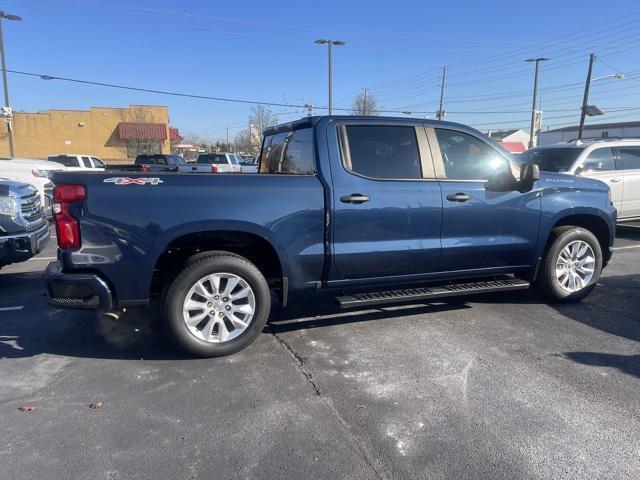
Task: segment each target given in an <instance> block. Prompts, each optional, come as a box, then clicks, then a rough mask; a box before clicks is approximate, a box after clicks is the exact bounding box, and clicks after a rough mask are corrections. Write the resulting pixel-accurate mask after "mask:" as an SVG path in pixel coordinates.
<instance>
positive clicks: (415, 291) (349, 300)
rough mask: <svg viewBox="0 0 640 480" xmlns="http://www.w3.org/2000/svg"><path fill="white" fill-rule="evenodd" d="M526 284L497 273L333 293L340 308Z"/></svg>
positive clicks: (477, 292) (484, 290)
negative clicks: (434, 283) (432, 283)
mask: <svg viewBox="0 0 640 480" xmlns="http://www.w3.org/2000/svg"><path fill="white" fill-rule="evenodd" d="M527 288H529V282H527V281H526V280H520V279H518V278H513V277H501V278H498V279H492V280H484V281H476V282H457V283H447V284H444V285H437V286H431V287H418V288H405V289H402V290H389V291H385V292H372V293H354V294H352V295H344V296H340V297H336V302H338V305H339V306H340V308H353V307H367V306H373V305H388V304H392V303H406V302H412V301H421V300H434V299H437V298H446V297H457V296H463V295H474V294H479V293H493V292H507V291H512V290H526V289H527Z"/></svg>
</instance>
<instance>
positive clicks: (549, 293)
mask: <svg viewBox="0 0 640 480" xmlns="http://www.w3.org/2000/svg"><path fill="white" fill-rule="evenodd" d="M576 240H582V241H583V242H586V243H587V244H588V245H589V246H590V247H591V249H592V250H593V253H594V256H595V266H594V271H593V276H592V277H591V280H590V281H589V282H588V283H587V285H585V286H584V287H583V288H581V289H580V290H578V291H576V292H569V291H567V290H565V289H564V288H563V287H562V286H561V284H560V281H559V280H558V278H557V277H556V263H557V261H558V257H559V255H560V252H562V249H563V248H565V247H566V246H567V245H568V244H569V243H571V242H574V241H576ZM602 261H603V259H602V248H601V247H600V242H598V239H597V238H596V237H595V235H594V234H593V233H591V232H590V231H589V230H586V229H584V228H581V227H574V226H564V227H558V228H555V229H554V230H553V231H552V232H551V239H550V240H549V245H548V246H547V249H546V251H545V254H544V256H543V258H542V263H541V265H540V271H539V272H538V276H537V279H536V286H537V287H538V289H539V290H540V292H541V293H542V294H543V295H544V296H546V297H547V298H549V299H550V300H552V301H554V302H566V303H568V302H577V301H579V300H582V299H583V298H584V297H586V296H587V295H589V293H591V291H592V290H593V289H594V288H595V286H596V283H597V282H598V280H599V279H600V273H601V272H602Z"/></svg>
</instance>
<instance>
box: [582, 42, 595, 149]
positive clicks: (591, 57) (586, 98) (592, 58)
mask: <svg viewBox="0 0 640 480" xmlns="http://www.w3.org/2000/svg"><path fill="white" fill-rule="evenodd" d="M595 60H596V55H595V53H592V54H591V55H589V69H588V70H587V81H586V82H585V84H584V97H582V111H581V112H580V127H579V128H578V140H582V132H583V130H584V119H585V117H586V116H587V104H588V103H589V87H590V86H591V71H592V70H593V62H594V61H595Z"/></svg>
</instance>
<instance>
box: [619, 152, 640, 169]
mask: <svg viewBox="0 0 640 480" xmlns="http://www.w3.org/2000/svg"><path fill="white" fill-rule="evenodd" d="M619 152H620V168H621V169H622V170H640V147H621V148H620V149H619Z"/></svg>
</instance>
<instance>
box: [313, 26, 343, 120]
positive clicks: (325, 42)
mask: <svg viewBox="0 0 640 480" xmlns="http://www.w3.org/2000/svg"><path fill="white" fill-rule="evenodd" d="M314 43H317V44H318V45H327V51H328V55H329V115H331V114H332V113H333V87H332V85H331V84H332V82H333V80H332V77H333V56H332V52H331V51H332V47H333V45H336V46H341V45H346V43H347V42H343V41H342V40H326V39H324V38H319V39H318V40H316V41H315V42H314Z"/></svg>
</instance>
